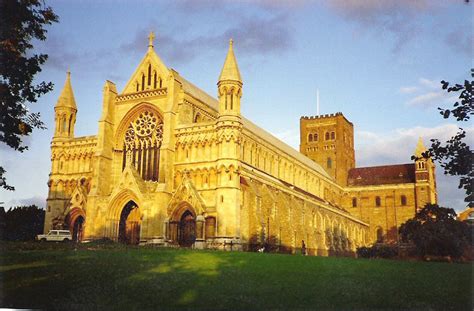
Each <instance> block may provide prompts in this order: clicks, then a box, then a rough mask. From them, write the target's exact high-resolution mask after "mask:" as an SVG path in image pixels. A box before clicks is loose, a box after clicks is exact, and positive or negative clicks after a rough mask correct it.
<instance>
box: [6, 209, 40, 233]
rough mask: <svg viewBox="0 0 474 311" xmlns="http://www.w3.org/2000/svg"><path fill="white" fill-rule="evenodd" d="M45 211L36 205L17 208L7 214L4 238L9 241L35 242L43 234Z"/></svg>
mask: <svg viewBox="0 0 474 311" xmlns="http://www.w3.org/2000/svg"><path fill="white" fill-rule="evenodd" d="M44 215H45V211H44V209H41V208H38V207H37V206H36V205H29V206H17V207H14V208H12V209H10V210H8V211H7V212H6V213H5V232H4V238H5V239H6V240H9V241H28V240H34V239H35V237H36V235H37V234H41V233H42V232H43V226H44Z"/></svg>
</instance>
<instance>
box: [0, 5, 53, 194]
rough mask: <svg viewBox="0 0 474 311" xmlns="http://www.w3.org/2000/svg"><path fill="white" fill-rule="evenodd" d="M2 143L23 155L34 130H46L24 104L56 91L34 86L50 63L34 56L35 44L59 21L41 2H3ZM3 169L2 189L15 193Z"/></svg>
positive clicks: (0, 62) (0, 65)
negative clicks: (42, 68)
mask: <svg viewBox="0 0 474 311" xmlns="http://www.w3.org/2000/svg"><path fill="white" fill-rule="evenodd" d="M0 20H1V21H2V22H1V23H2V25H1V27H0V142H3V143H5V144H7V145H8V146H9V147H11V148H13V149H15V150H17V151H20V152H23V151H24V150H26V149H27V148H28V147H27V146H25V145H23V144H22V139H23V137H24V136H28V135H30V134H31V132H32V130H33V129H34V128H39V129H44V128H45V126H44V123H43V122H42V121H41V119H40V114H39V113H34V112H30V111H29V109H28V107H27V106H26V105H25V103H34V102H36V101H37V99H38V98H39V97H40V96H41V95H44V94H46V93H47V92H49V91H51V90H52V89H53V84H52V83H51V82H44V81H43V82H41V83H39V84H36V85H35V84H34V83H33V79H34V77H35V75H36V74H37V73H39V72H41V65H43V64H44V62H45V61H46V60H47V58H48V56H47V55H45V54H32V53H31V49H32V48H33V44H32V41H33V40H46V33H47V31H46V29H45V28H44V27H45V26H46V25H50V24H52V23H53V22H57V21H58V16H57V15H56V14H54V12H53V10H52V9H51V8H50V7H48V6H45V4H44V1H41V0H1V1H0ZM4 174H5V170H4V169H3V168H2V167H1V166H0V186H1V187H3V188H4V189H7V190H14V187H12V186H10V185H8V184H7V183H6V179H5V176H4Z"/></svg>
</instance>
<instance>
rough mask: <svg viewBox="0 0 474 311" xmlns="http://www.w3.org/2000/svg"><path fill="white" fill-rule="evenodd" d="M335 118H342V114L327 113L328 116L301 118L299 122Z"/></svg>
mask: <svg viewBox="0 0 474 311" xmlns="http://www.w3.org/2000/svg"><path fill="white" fill-rule="evenodd" d="M337 116H344V115H343V114H342V112H336V113H329V114H322V115H319V116H302V117H301V118H300V120H314V119H324V118H334V117H337Z"/></svg>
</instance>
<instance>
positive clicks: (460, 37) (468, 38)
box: [444, 25, 474, 56]
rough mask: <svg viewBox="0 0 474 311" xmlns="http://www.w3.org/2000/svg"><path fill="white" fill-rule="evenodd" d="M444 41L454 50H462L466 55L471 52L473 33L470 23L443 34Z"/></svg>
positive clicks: (469, 54)
mask: <svg viewBox="0 0 474 311" xmlns="http://www.w3.org/2000/svg"><path fill="white" fill-rule="evenodd" d="M444 42H445V43H446V45H448V46H449V47H451V48H452V49H453V50H454V51H457V52H462V53H464V54H466V55H467V56H472V54H473V46H474V43H473V34H472V25H465V26H464V27H463V28H457V29H456V30H453V31H451V32H449V33H447V34H446V35H445V38H444Z"/></svg>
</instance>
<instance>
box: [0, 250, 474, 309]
mask: <svg viewBox="0 0 474 311" xmlns="http://www.w3.org/2000/svg"><path fill="white" fill-rule="evenodd" d="M38 247H39V248H38ZM41 247H44V248H43V249H41ZM6 249H7V251H4V252H2V256H1V258H2V264H1V267H0V268H1V270H0V271H1V284H2V285H3V288H2V290H1V293H2V296H1V306H2V307H15V308H40V309H57V310H104V309H114V310H118V309H119V310H156V309H166V310H169V309H245V310H247V309H296V308H305V309H321V308H322V309H348V308H349V309H353V308H358V309H361V308H363V309H366V308H395V309H413V308H418V309H420V308H421V309H456V310H464V309H465V310H467V309H470V308H471V306H472V303H471V300H470V298H469V297H470V292H471V291H470V288H471V287H470V284H471V283H470V276H471V273H472V267H470V265H454V264H452V265H450V264H440V263H418V262H417V263H412V262H397V261H389V260H355V259H350V258H321V257H304V256H288V255H278V254H260V253H242V252H239V253H236V252H219V251H193V250H186V249H151V248H138V247H125V246H122V245H118V244H113V245H108V246H107V247H106V249H102V248H101V247H94V245H89V246H87V245H85V246H84V245H81V246H80V247H78V248H77V249H75V248H74V246H71V245H47V246H37V245H33V246H31V247H30V248H29V249H28V247H26V246H24V247H23V249H22V250H14V247H13V246H12V245H10V247H9V248H6Z"/></svg>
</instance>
